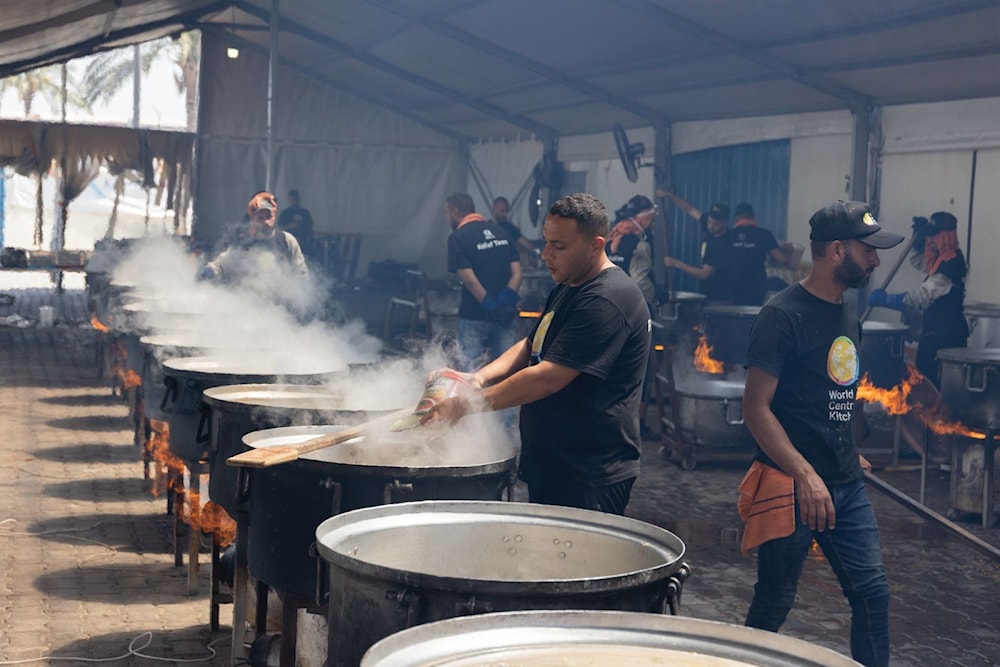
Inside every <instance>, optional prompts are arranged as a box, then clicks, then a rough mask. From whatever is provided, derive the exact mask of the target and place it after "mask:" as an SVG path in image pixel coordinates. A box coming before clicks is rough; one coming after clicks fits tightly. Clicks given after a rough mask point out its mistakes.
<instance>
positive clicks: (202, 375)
mask: <svg viewBox="0 0 1000 667" xmlns="http://www.w3.org/2000/svg"><path fill="white" fill-rule="evenodd" d="M274 354H275V351H274V350H258V351H256V352H254V351H248V350H244V351H239V352H230V353H229V354H227V355H222V356H200V357H183V358H175V359H167V360H166V361H164V362H163V373H164V376H165V379H164V383H165V385H166V392H165V396H164V398H163V400H162V401H161V403H160V407H161V408H162V410H163V412H164V413H165V414H166V416H167V421H168V422H169V423H170V451H171V452H173V454H174V455H175V456H178V457H180V458H181V459H183V460H185V461H197V460H200V459H202V458H204V457H205V456H206V455H207V453H208V444H209V439H210V437H211V411H210V408H209V407H208V406H207V405H205V403H204V402H203V400H202V392H204V391H205V390H206V389H209V388H210V387H219V386H222V385H228V384H265V383H266V384H274V383H276V382H285V383H290V384H319V383H321V382H324V381H327V380H331V379H333V378H334V377H336V376H337V375H340V374H343V373H345V372H347V365H346V364H340V365H335V364H333V363H332V362H327V363H326V366H325V367H317V366H318V364H317V363H316V362H315V361H307V360H302V359H297V358H295V356H294V355H292V356H289V357H287V358H285V359H283V360H276V359H273V358H272V357H273V355H274Z"/></svg>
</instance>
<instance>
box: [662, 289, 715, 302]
mask: <svg viewBox="0 0 1000 667" xmlns="http://www.w3.org/2000/svg"><path fill="white" fill-rule="evenodd" d="M706 298H707V297H706V296H705V295H704V294H702V293H701V292H671V293H670V299H669V300H668V301H667V302H666V303H670V302H672V301H704V300H705V299H706Z"/></svg>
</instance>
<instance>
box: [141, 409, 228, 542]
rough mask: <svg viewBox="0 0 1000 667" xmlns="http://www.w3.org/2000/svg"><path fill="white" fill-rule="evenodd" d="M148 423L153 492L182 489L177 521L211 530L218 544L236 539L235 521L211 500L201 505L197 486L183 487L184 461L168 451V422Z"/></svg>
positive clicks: (155, 494)
mask: <svg viewBox="0 0 1000 667" xmlns="http://www.w3.org/2000/svg"><path fill="white" fill-rule="evenodd" d="M149 426H150V437H149V440H148V441H147V442H146V447H147V449H148V450H149V452H150V455H151V457H152V459H153V460H154V461H155V462H156V474H155V476H154V479H153V495H154V496H159V495H160V493H162V492H163V491H164V490H165V489H169V490H173V491H177V492H184V501H185V502H184V505H185V506H184V507H183V508H177V509H175V510H174V511H176V512H180V513H181V515H180V517H181V520H183V521H184V523H186V524H188V525H189V526H191V529H192V530H200V531H202V532H205V533H212V535H213V536H214V539H215V541H216V543H217V544H219V545H220V546H228V545H229V544H231V543H232V541H233V540H234V539H235V538H236V522H235V521H233V519H232V518H231V517H230V516H229V514H228V513H227V512H226V511H225V510H224V509H222V507H220V506H219V505H216V504H215V503H213V502H212V501H208V502H207V503H205V505H204V507H203V506H202V504H201V496H200V494H199V493H198V490H197V489H185V488H184V471H185V466H184V461H182V460H181V459H179V458H178V457H177V456H175V455H174V454H173V453H172V452H171V451H170V424H169V423H168V422H165V421H160V420H158V419H150V420H149Z"/></svg>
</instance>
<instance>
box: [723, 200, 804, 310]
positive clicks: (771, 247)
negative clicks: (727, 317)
mask: <svg viewBox="0 0 1000 667" xmlns="http://www.w3.org/2000/svg"><path fill="white" fill-rule="evenodd" d="M733 216H734V217H735V219H736V221H735V224H734V225H733V228H732V229H730V230H729V231H728V232H727V233H726V237H725V245H727V246H728V257H727V259H728V261H729V265H728V266H727V267H726V270H727V272H728V280H729V281H730V294H731V296H732V299H733V304H735V305H737V306H759V305H761V304H763V303H764V298H765V297H766V296H767V270H766V269H765V267H764V262H765V261H767V258H768V256H770V257H771V258H772V259H773V260H774V261H775V262H776V263H777V264H779V265H781V266H784V265H786V264H788V262H789V260H790V258H791V250H792V249H791V246H790V245H789V244H785V245H780V246H779V245H778V242H777V241H776V240H775V238H774V234H772V233H771V232H770V231H768V230H766V229H764V228H763V227H758V226H757V216H756V215H755V214H754V211H753V206H751V205H750V204H748V203H747V202H743V203H741V204H739V205H737V207H736V211H735V212H734V214H733Z"/></svg>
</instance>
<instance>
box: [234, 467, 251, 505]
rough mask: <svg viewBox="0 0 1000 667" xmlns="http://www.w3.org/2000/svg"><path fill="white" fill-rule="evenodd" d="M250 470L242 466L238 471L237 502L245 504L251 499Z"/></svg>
mask: <svg viewBox="0 0 1000 667" xmlns="http://www.w3.org/2000/svg"><path fill="white" fill-rule="evenodd" d="M251 479H253V477H252V476H251V475H250V468H246V467H243V466H240V467H239V468H237V469H236V502H238V503H241V504H242V503H245V502H246V501H247V499H248V498H249V497H250V480H251Z"/></svg>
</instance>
